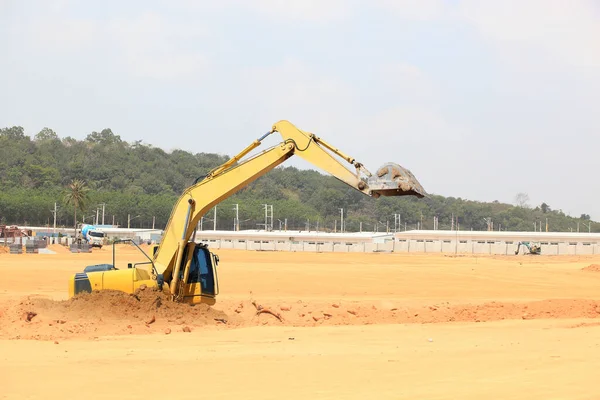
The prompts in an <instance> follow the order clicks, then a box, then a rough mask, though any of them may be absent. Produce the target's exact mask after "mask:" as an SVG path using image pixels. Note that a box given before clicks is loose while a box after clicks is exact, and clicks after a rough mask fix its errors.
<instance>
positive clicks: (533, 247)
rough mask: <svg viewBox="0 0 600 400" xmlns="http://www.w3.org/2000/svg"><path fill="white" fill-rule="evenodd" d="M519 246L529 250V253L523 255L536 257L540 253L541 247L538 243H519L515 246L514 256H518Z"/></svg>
mask: <svg viewBox="0 0 600 400" xmlns="http://www.w3.org/2000/svg"><path fill="white" fill-rule="evenodd" d="M521 246H525V247H526V248H527V250H529V253H525V254H534V255H538V254H541V253H542V246H540V245H539V243H530V242H519V243H518V244H517V250H516V251H515V255H516V254H519V249H520V248H521Z"/></svg>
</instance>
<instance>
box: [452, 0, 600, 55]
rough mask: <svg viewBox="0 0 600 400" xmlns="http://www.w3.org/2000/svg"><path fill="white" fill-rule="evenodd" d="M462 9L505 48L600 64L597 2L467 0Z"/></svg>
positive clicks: (483, 31)
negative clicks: (532, 50) (538, 50)
mask: <svg viewBox="0 0 600 400" xmlns="http://www.w3.org/2000/svg"><path fill="white" fill-rule="evenodd" d="M460 9H461V15H462V16H463V18H465V19H466V20H468V21H470V22H471V23H472V24H473V25H474V26H475V27H477V29H478V30H479V31H480V32H481V33H482V34H483V35H484V36H485V37H487V38H489V39H491V40H492V41H494V42H495V43H496V45H497V46H500V47H501V48H502V49H503V50H505V51H506V50H509V51H512V52H513V54H514V52H515V50H517V49H520V50H525V51H526V50H531V49H532V48H533V49H535V48H539V49H541V50H543V51H544V52H547V53H548V54H551V55H553V56H555V57H556V58H557V59H558V60H560V61H561V62H563V63H565V64H568V65H573V66H583V67H598V66H600V18H599V13H598V12H599V5H598V3H597V2H593V1H586V0H581V1H563V0H528V1H518V0H503V1H479V0H465V1H463V2H461V4H460ZM522 53H524V52H522Z"/></svg>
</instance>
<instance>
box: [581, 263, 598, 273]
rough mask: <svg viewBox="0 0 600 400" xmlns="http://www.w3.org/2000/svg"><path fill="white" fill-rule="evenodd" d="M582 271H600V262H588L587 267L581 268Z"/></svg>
mask: <svg viewBox="0 0 600 400" xmlns="http://www.w3.org/2000/svg"><path fill="white" fill-rule="evenodd" d="M581 270H582V271H588V272H600V264H590V265H588V266H587V267H584V268H581Z"/></svg>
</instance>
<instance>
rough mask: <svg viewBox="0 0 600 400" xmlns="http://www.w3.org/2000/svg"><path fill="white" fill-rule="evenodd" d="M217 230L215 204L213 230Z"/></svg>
mask: <svg viewBox="0 0 600 400" xmlns="http://www.w3.org/2000/svg"><path fill="white" fill-rule="evenodd" d="M216 230H217V206H215V220H214V221H213V231H216Z"/></svg>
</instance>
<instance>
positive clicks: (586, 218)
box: [579, 214, 592, 221]
mask: <svg viewBox="0 0 600 400" xmlns="http://www.w3.org/2000/svg"><path fill="white" fill-rule="evenodd" d="M579 218H581V219H585V220H586V221H589V220H590V219H592V218H591V217H590V215H589V214H581V217H579Z"/></svg>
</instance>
